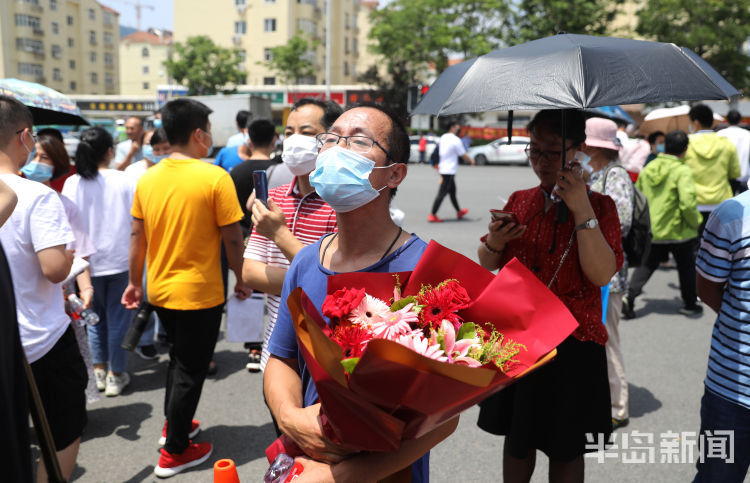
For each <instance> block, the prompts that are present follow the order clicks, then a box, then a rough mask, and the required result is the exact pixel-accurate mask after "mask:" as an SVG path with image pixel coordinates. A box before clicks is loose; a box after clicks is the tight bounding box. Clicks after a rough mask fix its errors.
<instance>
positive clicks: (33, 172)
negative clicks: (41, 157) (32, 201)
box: [21, 161, 52, 182]
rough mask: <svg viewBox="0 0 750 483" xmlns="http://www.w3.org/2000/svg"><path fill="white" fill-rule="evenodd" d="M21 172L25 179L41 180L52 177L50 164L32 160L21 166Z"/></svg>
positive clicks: (47, 179)
mask: <svg viewBox="0 0 750 483" xmlns="http://www.w3.org/2000/svg"><path fill="white" fill-rule="evenodd" d="M21 172H22V173H23V175H24V176H26V179H30V180H31V181H39V182H43V181H49V180H50V179H52V166H50V165H49V164H43V163H39V162H37V161H32V162H30V163H29V164H27V165H26V166H24V167H23V168H21Z"/></svg>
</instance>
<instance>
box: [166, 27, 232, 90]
mask: <svg viewBox="0 0 750 483" xmlns="http://www.w3.org/2000/svg"><path fill="white" fill-rule="evenodd" d="M174 51H175V54H176V55H175V56H174V58H171V59H168V60H167V61H166V62H164V65H165V66H166V68H167V72H168V74H169V76H170V77H171V78H173V79H174V80H175V81H176V82H178V83H180V84H182V85H184V86H186V87H187V88H188V95H191V96H194V95H211V94H216V93H218V92H233V91H234V90H235V87H233V85H237V84H243V83H244V82H245V73H244V72H243V71H242V70H240V65H241V63H242V57H241V56H240V52H239V50H237V49H226V48H224V47H219V46H217V45H216V44H214V42H213V40H211V38H210V37H208V36H206V35H198V36H195V37H188V39H187V42H185V43H184V44H182V43H180V42H177V43H176V44H175V45H174Z"/></svg>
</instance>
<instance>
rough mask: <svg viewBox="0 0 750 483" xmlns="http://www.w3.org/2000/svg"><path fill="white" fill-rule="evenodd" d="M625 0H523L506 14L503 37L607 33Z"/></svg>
mask: <svg viewBox="0 0 750 483" xmlns="http://www.w3.org/2000/svg"><path fill="white" fill-rule="evenodd" d="M622 2H623V0H519V1H517V2H515V3H516V5H514V8H512V9H511V14H510V15H509V16H508V17H506V19H505V22H504V25H505V30H504V35H503V39H504V40H505V42H506V43H507V44H508V45H516V44H522V43H524V42H529V41H531V40H536V39H540V38H543V37H549V36H550V35H555V34H557V33H559V32H567V33H569V34H586V35H604V34H607V33H609V29H610V26H611V24H612V21H613V20H614V18H615V16H616V15H617V12H618V5H619V4H621V3H622Z"/></svg>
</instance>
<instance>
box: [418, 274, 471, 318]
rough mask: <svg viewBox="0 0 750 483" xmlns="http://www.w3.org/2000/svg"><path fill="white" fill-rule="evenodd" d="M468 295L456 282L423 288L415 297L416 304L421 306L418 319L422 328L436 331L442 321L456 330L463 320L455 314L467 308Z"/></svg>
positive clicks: (450, 281) (449, 281)
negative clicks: (449, 323) (447, 322)
mask: <svg viewBox="0 0 750 483" xmlns="http://www.w3.org/2000/svg"><path fill="white" fill-rule="evenodd" d="M470 302H471V299H470V298H469V294H468V293H467V292H466V289H464V288H463V287H462V286H461V285H459V283H458V282H457V281H456V280H446V281H445V282H442V283H440V284H439V285H438V286H437V287H435V288H431V287H426V288H424V289H423V290H422V291H421V292H420V293H419V294H418V295H417V303H418V304H419V305H423V307H422V310H421V312H420V313H419V318H420V319H421V320H422V326H423V327H432V328H434V329H438V328H439V327H440V323H441V322H442V321H443V320H447V321H449V322H451V323H452V324H453V325H454V327H455V328H456V329H458V328H459V327H460V326H461V323H462V321H463V319H462V318H461V317H460V316H459V315H458V314H457V312H458V311H459V310H461V309H465V308H466V307H468V306H469V303H470Z"/></svg>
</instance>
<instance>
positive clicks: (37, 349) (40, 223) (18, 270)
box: [0, 174, 74, 362]
mask: <svg viewBox="0 0 750 483" xmlns="http://www.w3.org/2000/svg"><path fill="white" fill-rule="evenodd" d="M0 179H2V180H3V181H5V183H6V184H7V185H8V186H10V187H11V189H12V190H13V191H15V192H16V195H17V196H18V204H17V205H16V209H15V210H14V211H13V214H12V215H10V218H9V219H8V221H6V222H5V224H4V225H3V226H2V227H0V243H2V244H3V249H4V250H5V255H6V257H7V258H8V264H9V265H10V274H11V276H12V277H13V291H14V292H15V298H16V311H17V313H18V328H19V331H20V334H21V343H22V344H23V348H24V351H25V352H26V357H27V358H28V359H29V362H35V361H38V360H39V359H41V358H42V357H43V356H44V355H45V354H47V352H49V351H50V350H51V349H52V347H53V346H54V345H55V344H56V343H57V341H58V340H60V337H62V335H63V333H65V330H66V329H67V328H68V324H69V323H70V318H69V317H68V315H67V314H66V313H65V307H64V303H63V293H62V287H61V285H60V284H59V283H52V282H50V281H49V280H47V278H46V277H45V276H44V274H43V273H42V267H41V265H40V264H39V258H38V257H37V253H38V252H40V251H42V250H44V249H46V248H51V247H56V246H59V245H67V244H68V243H71V242H72V241H74V238H73V231H72V230H71V228H70V224H69V223H68V218H67V217H66V216H65V209H64V208H63V204H62V201H60V197H59V196H58V194H57V193H55V192H54V191H52V190H51V189H50V188H48V187H47V186H45V185H43V184H42V183H37V182H36V181H29V180H27V179H23V178H21V177H20V176H16V175H14V174H0Z"/></svg>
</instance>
